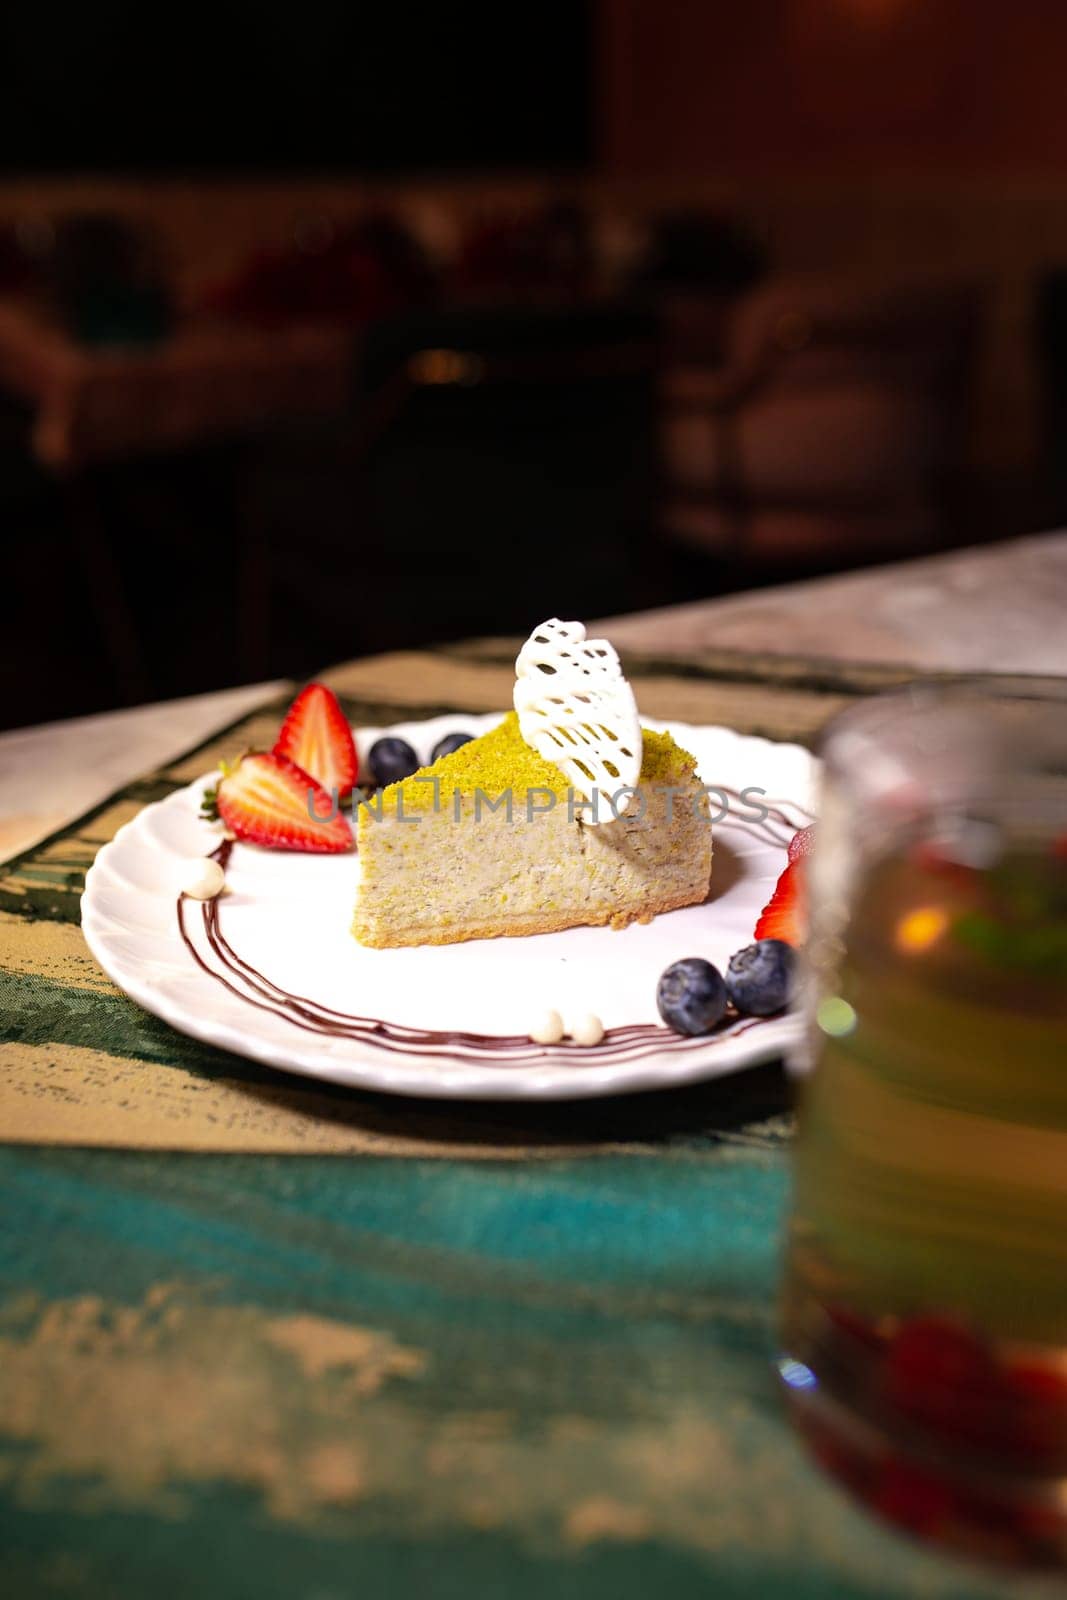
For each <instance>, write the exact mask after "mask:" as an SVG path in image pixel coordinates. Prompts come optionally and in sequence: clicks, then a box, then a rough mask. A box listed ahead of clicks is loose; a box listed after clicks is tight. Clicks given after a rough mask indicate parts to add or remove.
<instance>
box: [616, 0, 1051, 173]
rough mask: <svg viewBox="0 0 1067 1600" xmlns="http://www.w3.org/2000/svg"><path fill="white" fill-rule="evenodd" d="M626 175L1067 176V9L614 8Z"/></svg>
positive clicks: (855, 5)
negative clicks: (1066, 86) (1066, 99)
mask: <svg viewBox="0 0 1067 1600" xmlns="http://www.w3.org/2000/svg"><path fill="white" fill-rule="evenodd" d="M598 20H599V28H600V40H601V43H600V62H601V73H602V82H601V125H600V149H601V155H602V160H603V164H604V167H605V169H606V170H607V171H608V172H610V173H611V174H613V175H624V174H626V175H634V174H639V173H654V172H660V173H663V172H669V173H672V174H674V175H677V174H680V173H694V174H695V173H707V172H709V171H712V170H714V171H716V172H719V173H726V172H753V171H754V170H755V171H758V170H761V169H762V170H767V169H774V170H776V171H781V170H791V171H799V172H804V173H807V174H810V173H811V172H812V171H813V170H820V171H822V172H824V173H860V172H862V173H869V174H871V175H872V176H873V175H879V174H883V175H885V174H892V173H901V172H912V173H930V172H932V171H941V172H948V171H950V172H959V173H972V174H974V173H977V174H990V173H994V172H1007V171H1013V172H1025V173H1035V174H1037V173H1043V174H1047V173H1067V117H1065V116H1064V115H1063V73H1064V63H1065V61H1067V5H1065V4H1064V3H1063V0H1015V3H1009V0H746V3H744V4H739V3H738V4H734V3H731V4H702V3H694V0H601V5H600V9H599V14H598Z"/></svg>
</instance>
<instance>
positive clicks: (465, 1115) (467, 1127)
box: [232, 1061, 793, 1160]
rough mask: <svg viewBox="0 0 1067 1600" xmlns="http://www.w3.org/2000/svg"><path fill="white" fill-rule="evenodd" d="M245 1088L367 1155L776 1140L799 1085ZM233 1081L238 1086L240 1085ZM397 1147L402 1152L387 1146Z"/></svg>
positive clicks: (781, 1072)
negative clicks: (597, 1089) (418, 1093)
mask: <svg viewBox="0 0 1067 1600" xmlns="http://www.w3.org/2000/svg"><path fill="white" fill-rule="evenodd" d="M262 1073H263V1076H262V1080H260V1079H259V1075H258V1073H257V1076H256V1078H254V1079H249V1078H245V1079H244V1081H242V1082H241V1083H240V1085H239V1089H240V1092H241V1093H242V1094H243V1095H246V1096H247V1097H248V1098H249V1099H251V1100H254V1101H258V1102H260V1103H261V1104H263V1105H264V1106H265V1107H267V1108H271V1109H273V1108H278V1107H279V1106H289V1107H291V1108H293V1109H297V1108H299V1109H300V1110H302V1111H304V1112H311V1113H312V1114H313V1115H314V1116H315V1117H316V1118H317V1119H320V1120H323V1121H327V1122H333V1123H335V1124H337V1125H339V1126H342V1127H345V1128H347V1129H350V1130H351V1131H352V1132H353V1134H354V1135H356V1137H357V1139H358V1135H359V1134H360V1133H362V1134H363V1135H365V1136H366V1139H367V1148H366V1151H365V1152H358V1151H357V1152H354V1153H367V1154H380V1155H383V1156H389V1155H392V1154H396V1155H401V1156H407V1157H416V1158H417V1157H418V1156H419V1155H420V1154H422V1153H425V1154H426V1155H429V1156H440V1155H448V1156H454V1157H456V1158H459V1159H462V1158H463V1157H464V1156H468V1155H469V1156H471V1157H477V1158H479V1159H483V1160H484V1159H486V1158H489V1159H492V1158H494V1157H499V1158H501V1159H503V1160H508V1159H514V1158H521V1157H525V1156H530V1155H544V1156H552V1155H561V1156H565V1155H568V1154H571V1153H573V1154H578V1153H581V1154H588V1153H590V1152H593V1153H595V1152H596V1151H597V1150H598V1149H603V1150H608V1149H614V1150H616V1151H617V1150H618V1149H619V1148H620V1147H622V1148H624V1149H625V1148H627V1147H629V1148H631V1149H633V1150H634V1152H635V1153H636V1152H637V1151H639V1150H642V1151H647V1150H648V1149H650V1148H652V1149H655V1150H662V1149H664V1148H665V1147H667V1146H675V1147H677V1146H682V1147H684V1146H687V1145H691V1146H693V1147H694V1148H699V1147H701V1146H706V1145H714V1144H724V1143H741V1144H746V1145H752V1144H757V1145H777V1144H780V1143H783V1142H784V1141H785V1140H786V1139H788V1137H789V1133H790V1131H791V1113H792V1107H793V1089H792V1086H791V1083H790V1080H789V1078H788V1076H787V1075H786V1072H785V1069H784V1067H783V1065H782V1063H781V1062H780V1061H772V1062H764V1063H762V1064H761V1065H759V1066H754V1067H746V1068H743V1069H741V1070H740V1071H737V1072H731V1073H729V1074H727V1075H726V1076H724V1077H721V1078H715V1079H712V1080H710V1081H708V1082H705V1083H699V1084H693V1085H691V1086H687V1087H684V1088H676V1089H664V1090H650V1091H647V1092H643V1093H639V1094H627V1095H615V1096H611V1097H603V1098H598V1099H589V1100H569V1101H557V1102H553V1103H551V1104H544V1105H538V1104H536V1103H533V1102H531V1101H522V1102H515V1101H477V1102H475V1101H455V1100H431V1099H414V1098H408V1097H406V1096H404V1097H401V1096H396V1095H385V1094H374V1093H370V1092H366V1091H361V1090H354V1089H347V1088H341V1087H336V1086H334V1085H331V1084H326V1083H317V1084H315V1085H314V1087H313V1088H310V1087H308V1086H307V1085H304V1084H300V1085H294V1084H292V1082H291V1080H288V1079H286V1078H283V1077H282V1076H281V1075H275V1074H273V1073H270V1071H269V1069H266V1068H264V1069H262ZM232 1087H235V1088H236V1087H238V1086H237V1085H233V1086H232ZM394 1143H395V1150H394V1149H392V1148H390V1147H391V1145H393V1144H394Z"/></svg>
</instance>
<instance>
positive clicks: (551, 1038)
mask: <svg viewBox="0 0 1067 1600" xmlns="http://www.w3.org/2000/svg"><path fill="white" fill-rule="evenodd" d="M530 1038H531V1039H532V1040H533V1042H534V1044H559V1041H560V1040H561V1039H562V1038H563V1018H562V1017H561V1016H560V1014H559V1012H558V1011H542V1012H541V1015H540V1016H539V1017H535V1018H534V1023H533V1027H532V1028H531V1029H530Z"/></svg>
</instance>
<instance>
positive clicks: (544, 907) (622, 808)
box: [352, 625, 711, 947]
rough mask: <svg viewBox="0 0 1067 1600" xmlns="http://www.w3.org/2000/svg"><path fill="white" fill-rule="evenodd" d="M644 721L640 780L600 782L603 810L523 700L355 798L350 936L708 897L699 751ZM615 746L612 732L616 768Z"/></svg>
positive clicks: (527, 929) (638, 915) (477, 929)
mask: <svg viewBox="0 0 1067 1600" xmlns="http://www.w3.org/2000/svg"><path fill="white" fill-rule="evenodd" d="M567 626H571V627H573V626H577V625H567ZM627 688H628V686H627ZM637 731H638V733H639V736H640V742H639V747H638V749H636V750H635V751H634V755H635V757H637V758H638V759H637V760H635V762H634V769H635V770H637V772H638V777H637V781H636V783H634V784H632V785H631V784H628V785H626V786H625V792H624V791H623V790H622V789H620V790H618V791H616V800H617V807H613V806H612V805H611V804H610V802H609V800H608V799H607V798H606V796H605V794H604V793H603V792H601V793H600V794H599V795H598V797H597V801H596V817H597V819H598V820H596V821H594V820H593V815H594V813H593V811H592V807H591V802H590V800H589V798H588V797H587V794H586V793H583V792H582V790H581V789H580V788H578V787H576V786H575V784H574V782H573V781H572V777H573V772H574V768H573V764H571V763H568V765H570V766H571V767H572V774H571V776H568V775H567V774H565V773H564V771H563V770H562V769H561V767H560V766H559V765H557V764H556V763H555V762H554V761H551V760H548V759H547V758H546V757H545V756H544V755H542V754H541V753H539V751H538V750H537V749H535V748H533V746H532V745H531V744H530V743H528V742H527V740H526V738H524V736H523V733H522V731H520V720H519V716H517V715H516V713H515V712H511V713H509V714H508V715H507V716H506V717H505V718H504V720H503V721H502V722H501V723H500V724H499V726H498V727H496V728H493V729H492V730H491V731H490V732H489V733H486V734H483V735H482V736H481V737H480V738H477V739H473V740H471V741H470V742H469V743H468V744H465V745H463V746H462V748H461V749H459V750H456V751H454V752H453V753H452V754H450V755H445V756H442V757H441V759H440V760H438V761H435V762H434V763H433V764H432V765H431V766H427V767H424V768H422V769H421V770H420V771H419V772H416V773H415V774H413V776H412V777H410V778H406V779H405V780H404V781H403V782H402V783H395V784H392V785H391V786H390V787H388V788H386V789H384V790H382V791H381V792H380V793H379V794H378V795H377V796H375V798H374V800H373V801H370V802H368V803H367V804H364V805H361V806H360V807H359V810H358V817H357V840H358V847H359V856H360V866H361V878H360V885H359V895H358V900H357V903H356V914H355V920H354V922H353V926H352V931H353V933H354V934H355V936H356V938H357V939H358V940H359V941H360V942H361V943H362V944H365V945H373V946H380V947H381V946H392V945H415V944H452V943H458V942H459V941H461V940H465V939H494V938H500V937H505V936H515V935H522V934H534V933H552V932H556V931H557V930H559V929H561V928H571V927H576V926H579V925H582V924H593V925H596V924H604V923H610V924H612V925H613V926H615V927H623V926H625V925H626V924H627V923H629V922H634V921H637V922H648V921H650V920H651V919H652V917H654V916H656V915H658V913H660V912H662V911H671V910H674V909H675V908H677V907H678V906H687V905H694V904H696V903H698V902H699V901H702V900H703V899H705V897H706V896H707V893H708V883H709V880H710V876H711V824H710V822H709V820H708V803H707V797H706V795H705V794H704V792H703V790H702V787H701V784H700V781H699V779H698V778H697V775H696V762H695V760H694V758H693V757H692V756H691V755H690V754H689V753H688V752H687V751H685V750H683V749H682V748H681V746H680V745H678V744H677V743H676V742H675V740H674V739H673V738H672V737H671V735H670V734H668V733H653V732H651V731H650V730H649V729H647V728H645V729H640V728H638V730H637ZM612 737H614V736H612ZM630 743H631V744H635V745H636V744H637V740H635V739H631V740H630ZM582 754H583V753H582V752H580V755H582ZM610 758H611V747H610V743H609V747H608V755H607V758H606V759H607V762H608V765H607V771H608V772H609V773H610V772H611V771H612V770H613V767H614V765H615V764H614V763H612V761H611V759H610ZM590 759H591V758H590ZM579 765H580V768H581V771H583V772H584V771H585V770H586V761H585V759H584V756H583V759H581V760H580V763H579ZM627 775H628V774H627ZM609 792H610V790H609ZM616 809H617V810H618V812H619V815H618V816H616V815H615V810H616Z"/></svg>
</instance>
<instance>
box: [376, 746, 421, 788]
mask: <svg viewBox="0 0 1067 1600" xmlns="http://www.w3.org/2000/svg"><path fill="white" fill-rule="evenodd" d="M367 758H368V760H369V761H370V768H371V771H372V772H373V774H374V781H375V783H376V784H377V785H378V788H379V789H384V788H385V787H386V786H387V785H388V784H390V783H401V782H402V781H403V780H404V779H405V778H410V777H411V774H412V773H413V772H418V770H419V767H420V766H421V765H422V763H421V762H420V760H419V758H418V756H417V755H416V754H415V752H414V750H413V749H412V748H411V746H410V745H409V744H408V742H407V740H406V739H394V738H393V737H392V736H391V735H387V736H386V737H385V738H384V739H375V741H374V743H373V744H372V745H371V747H370V749H369V750H368V752H367Z"/></svg>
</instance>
